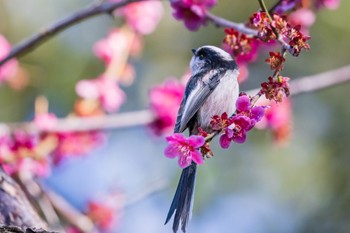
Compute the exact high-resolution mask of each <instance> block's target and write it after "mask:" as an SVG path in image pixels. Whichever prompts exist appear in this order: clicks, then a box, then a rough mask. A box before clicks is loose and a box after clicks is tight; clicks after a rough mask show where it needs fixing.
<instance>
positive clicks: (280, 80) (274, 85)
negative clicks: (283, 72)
mask: <svg viewBox="0 0 350 233" xmlns="http://www.w3.org/2000/svg"><path fill="white" fill-rule="evenodd" d="M288 81H289V78H287V77H282V76H278V77H269V78H268V81H267V82H264V83H262V84H261V90H260V93H261V94H262V95H265V97H266V99H268V100H274V101H276V102H282V99H283V96H287V97H288V96H289V94H290V92H289V83H288Z"/></svg>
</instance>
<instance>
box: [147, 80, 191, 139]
mask: <svg viewBox="0 0 350 233" xmlns="http://www.w3.org/2000/svg"><path fill="white" fill-rule="evenodd" d="M184 91H185V87H184V85H183V84H181V83H180V82H179V81H177V80H175V79H169V80H167V81H165V83H164V84H162V85H158V86H155V87H153V88H152V89H151V90H150V92H149V99H150V109H151V110H152V112H153V113H154V115H155V120H154V122H152V123H151V124H150V127H151V129H152V130H153V131H154V133H155V134H156V135H161V134H164V133H167V132H169V131H170V130H172V129H173V127H174V125H175V122H176V116H177V111H178V109H179V107H180V104H181V100H182V96H183V93H184Z"/></svg>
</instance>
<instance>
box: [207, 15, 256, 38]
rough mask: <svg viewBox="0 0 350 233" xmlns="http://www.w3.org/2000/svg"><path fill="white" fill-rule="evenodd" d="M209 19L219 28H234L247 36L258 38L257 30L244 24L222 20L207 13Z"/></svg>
mask: <svg viewBox="0 0 350 233" xmlns="http://www.w3.org/2000/svg"><path fill="white" fill-rule="evenodd" d="M207 19H208V20H209V21H211V22H212V23H213V24H214V25H216V26H218V27H227V28H233V29H235V30H236V31H239V32H241V33H244V34H246V35H250V36H255V37H256V36H258V31H257V30H255V29H252V28H249V27H247V26H246V25H245V24H244V23H235V22H232V21H229V20H227V19H224V18H221V17H219V16H216V15H214V14H211V13H210V12H208V13H207Z"/></svg>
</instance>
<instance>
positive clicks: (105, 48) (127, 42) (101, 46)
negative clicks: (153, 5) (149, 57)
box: [93, 3, 142, 64]
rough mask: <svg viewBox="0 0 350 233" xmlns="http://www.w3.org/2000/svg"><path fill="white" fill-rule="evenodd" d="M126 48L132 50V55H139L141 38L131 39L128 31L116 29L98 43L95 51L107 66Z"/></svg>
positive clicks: (94, 48)
mask: <svg viewBox="0 0 350 233" xmlns="http://www.w3.org/2000/svg"><path fill="white" fill-rule="evenodd" d="M135 4H136V3H135ZM129 46H130V48H129ZM125 48H128V49H130V52H131V53H132V55H137V54H138V53H140V51H141V48H142V43H141V41H140V38H139V37H138V36H137V35H134V36H132V37H131V38H130V35H129V34H128V31H127V30H122V29H114V30H112V31H111V32H110V33H109V34H108V36H107V37H106V38H103V39H101V40H99V41H97V42H96V44H95V45H94V47H93V51H94V53H95V55H96V56H97V57H98V58H100V59H101V60H103V61H104V62H105V64H110V63H111V61H112V59H113V57H115V56H120V55H121V54H122V53H123V51H124V50H125Z"/></svg>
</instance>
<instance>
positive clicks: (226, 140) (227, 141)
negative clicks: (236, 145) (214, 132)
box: [220, 134, 231, 149]
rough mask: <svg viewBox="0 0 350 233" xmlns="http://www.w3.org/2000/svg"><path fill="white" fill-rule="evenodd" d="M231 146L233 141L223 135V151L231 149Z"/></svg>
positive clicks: (221, 142) (221, 140) (221, 139)
mask: <svg viewBox="0 0 350 233" xmlns="http://www.w3.org/2000/svg"><path fill="white" fill-rule="evenodd" d="M230 144H231V139H230V138H229V137H227V135H226V134H223V135H221V137H220V146H221V147H222V148H223V149H227V148H229V147H230Z"/></svg>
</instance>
